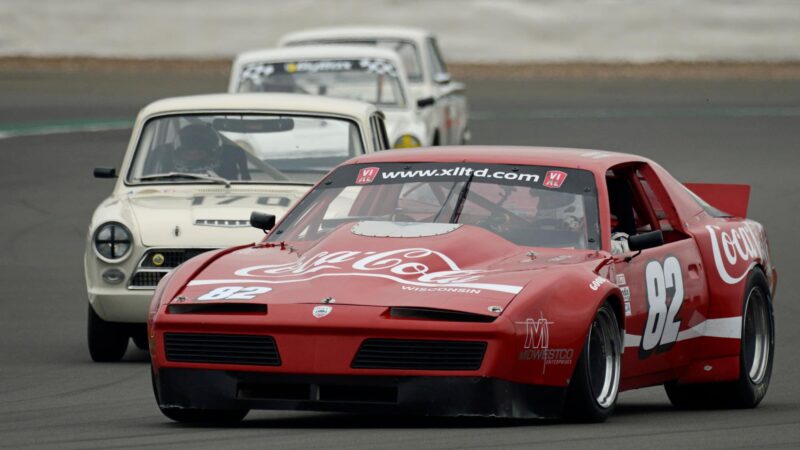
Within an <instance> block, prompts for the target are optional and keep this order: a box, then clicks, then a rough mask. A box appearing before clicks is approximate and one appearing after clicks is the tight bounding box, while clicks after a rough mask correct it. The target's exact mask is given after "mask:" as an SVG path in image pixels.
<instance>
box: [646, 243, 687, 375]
mask: <svg viewBox="0 0 800 450" xmlns="http://www.w3.org/2000/svg"><path fill="white" fill-rule="evenodd" d="M644 278H645V285H646V288H647V323H646V324H645V326H644V332H643V333H642V344H641V347H640V348H639V358H641V359H644V358H646V357H648V356H650V354H651V353H652V352H653V350H655V351H656V352H659V353H660V352H664V351H667V350H669V349H670V348H671V347H672V345H674V344H675V342H677V340H678V332H679V331H680V328H681V321H680V320H676V319H675V317H676V316H677V315H678V312H679V311H680V309H681V305H683V293H684V292H683V274H682V273H681V263H680V261H678V258H676V257H674V256H668V257H666V258H665V259H664V262H663V264H662V263H661V262H659V261H650V262H649V263H647V266H646V267H645V270H644Z"/></svg>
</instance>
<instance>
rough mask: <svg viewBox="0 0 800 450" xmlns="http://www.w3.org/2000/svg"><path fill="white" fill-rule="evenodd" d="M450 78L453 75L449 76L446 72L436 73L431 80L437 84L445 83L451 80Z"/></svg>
mask: <svg viewBox="0 0 800 450" xmlns="http://www.w3.org/2000/svg"><path fill="white" fill-rule="evenodd" d="M452 79H453V77H451V76H450V74H449V73H447V72H441V73H437V74H436V75H434V76H433V81H435V82H436V83H438V84H447V83H449V82H450V81H452Z"/></svg>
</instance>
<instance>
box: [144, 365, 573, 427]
mask: <svg viewBox="0 0 800 450" xmlns="http://www.w3.org/2000/svg"><path fill="white" fill-rule="evenodd" d="M154 389H155V392H156V399H157V401H158V404H159V405H160V406H161V407H179V408H197V409H273V410H306V411H334V412H352V413H393V414H415V415H426V416H494V417H513V418H554V417H559V416H560V415H561V412H562V410H563V407H564V398H565V394H566V388H564V387H552V386H537V385H531V384H523V383H514V382H511V381H505V380H501V379H497V378H485V377H475V376H463V377H462V376H361V375H296V374H274V373H263V372H243V371H226V370H209V369H183V368H161V369H160V370H159V371H158V372H157V373H156V374H155V375H154Z"/></svg>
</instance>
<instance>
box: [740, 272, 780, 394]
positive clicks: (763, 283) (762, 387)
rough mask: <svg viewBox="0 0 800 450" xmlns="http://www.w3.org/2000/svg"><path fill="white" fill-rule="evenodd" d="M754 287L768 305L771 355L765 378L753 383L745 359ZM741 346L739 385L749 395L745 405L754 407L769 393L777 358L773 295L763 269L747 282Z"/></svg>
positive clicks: (743, 301)
mask: <svg viewBox="0 0 800 450" xmlns="http://www.w3.org/2000/svg"><path fill="white" fill-rule="evenodd" d="M753 289H759V290H760V291H761V294H762V295H763V296H764V300H765V303H766V306H767V315H768V321H767V323H768V324H769V347H768V351H769V356H768V359H767V368H766V371H765V372H764V378H763V379H762V380H761V382H759V383H757V384H756V383H753V381H752V380H751V379H750V376H749V368H748V367H747V361H746V360H745V358H746V356H745V339H744V338H745V325H746V321H747V315H746V314H747V308H748V306H749V305H748V304H749V299H748V297H749V295H750V292H752V290H753ZM741 336H742V338H741V347H740V350H739V354H740V356H739V385H740V386H741V388H742V389H743V390H744V391H745V392H746V393H747V394H748V395H749V397H750V398H749V399H748V400H749V401H748V402H747V403H748V404H746V405H743V406H748V407H754V406H756V405H758V403H759V402H761V400H763V399H764V396H765V395H766V394H767V389H768V388H769V382H770V378H772V363H773V361H774V360H775V315H774V314H773V309H772V297H771V295H770V292H769V285H768V283H767V277H766V276H765V275H764V272H762V271H761V269H758V268H756V269H754V270H753V271H752V272H751V274H750V276H749V277H748V280H747V283H746V284H745V290H744V295H743V298H742V329H741Z"/></svg>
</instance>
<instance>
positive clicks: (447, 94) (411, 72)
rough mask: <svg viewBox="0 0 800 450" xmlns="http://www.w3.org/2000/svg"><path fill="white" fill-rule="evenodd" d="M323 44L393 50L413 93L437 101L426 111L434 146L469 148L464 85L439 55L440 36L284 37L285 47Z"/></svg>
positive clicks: (351, 33)
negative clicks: (403, 67) (400, 61)
mask: <svg viewBox="0 0 800 450" xmlns="http://www.w3.org/2000/svg"><path fill="white" fill-rule="evenodd" d="M319 44H337V45H341V44H366V45H377V46H378V47H385V48H390V49H392V50H394V51H396V52H397V53H398V54H399V55H400V57H401V58H402V60H403V65H404V66H405V68H406V71H407V74H408V81H409V83H410V86H411V93H412V95H414V97H415V98H418V99H425V98H431V97H432V98H433V99H434V105H433V106H434V107H433V108H429V109H428V110H426V111H425V113H426V114H429V115H431V116H433V117H430V118H428V119H426V122H427V123H430V124H433V125H434V139H433V145H454V144H456V145H457V144H465V143H467V142H468V141H469V139H470V132H469V127H468V124H467V122H468V119H469V117H468V111H467V100H466V97H465V95H464V90H465V86H464V84H463V83H459V82H456V81H453V79H452V77H451V76H450V73H448V71H447V66H446V65H445V63H444V58H442V53H441V52H440V51H439V46H438V44H437V40H436V36H434V35H433V34H432V33H430V32H429V31H426V30H421V29H418V28H405V27H332V28H318V29H312V30H305V31H298V32H295V33H290V34H287V35H285V36H284V37H282V38H281V39H280V41H279V44H278V45H280V46H281V47H285V46H300V45H319Z"/></svg>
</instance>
